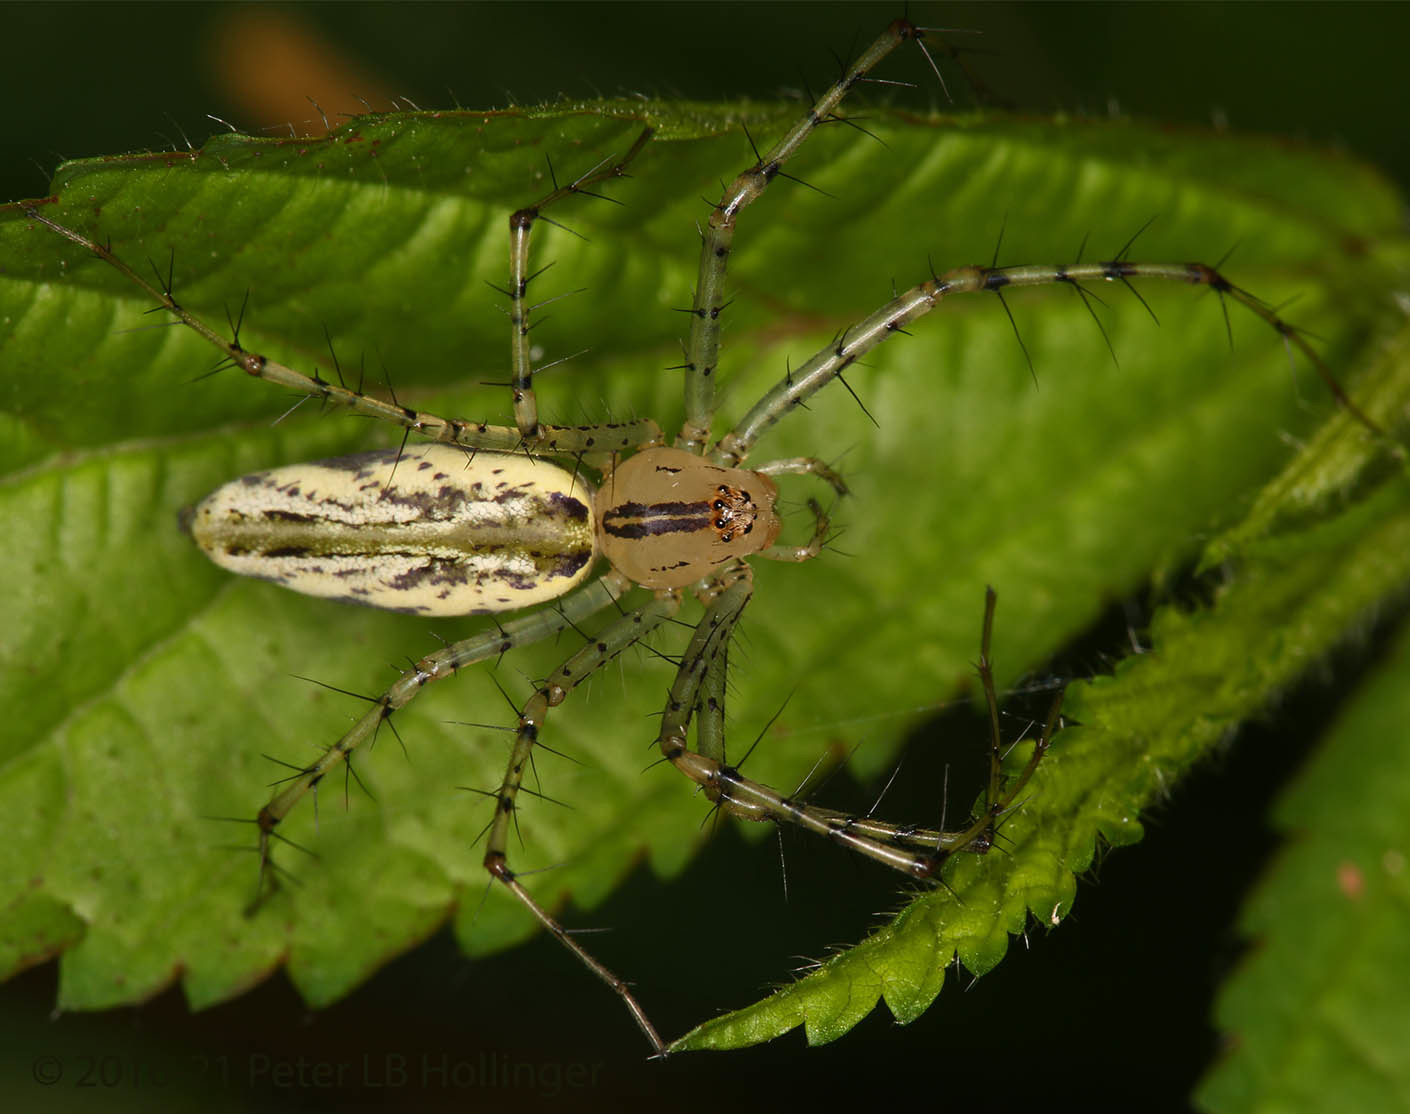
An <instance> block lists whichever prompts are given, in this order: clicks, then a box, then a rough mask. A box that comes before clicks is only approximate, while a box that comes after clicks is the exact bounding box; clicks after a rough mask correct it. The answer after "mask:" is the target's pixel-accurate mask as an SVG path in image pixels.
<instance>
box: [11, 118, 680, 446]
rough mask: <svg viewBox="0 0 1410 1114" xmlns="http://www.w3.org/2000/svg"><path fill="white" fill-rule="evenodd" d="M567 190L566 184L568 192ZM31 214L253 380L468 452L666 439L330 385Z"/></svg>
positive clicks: (652, 432) (640, 427) (95, 245)
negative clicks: (435, 407) (526, 421)
mask: <svg viewBox="0 0 1410 1114" xmlns="http://www.w3.org/2000/svg"><path fill="white" fill-rule="evenodd" d="M643 141H644V139H643V140H638V147H639V146H640V144H641V142H643ZM636 150H637V147H633V148H632V152H631V153H632V154H635V152H636ZM622 165H623V164H622V163H618V164H616V166H614V167H613V168H611V169H610V170H605V171H601V172H600V176H601V177H607V176H609V175H610V174H612V173H613V172H616V171H619V170H620V167H621V166H622ZM594 180H595V179H594ZM568 188H569V187H565V190H566V189H568ZM556 192H562V191H556ZM550 199H555V195H550V197H549V198H548V199H546V200H550ZM541 204H542V203H541ZM25 213H26V215H27V216H29V217H30V219H32V220H36V221H38V222H39V223H40V224H43V225H45V226H47V227H48V228H51V229H53V230H54V231H55V232H57V233H59V235H61V236H63V237H65V238H67V239H69V240H72V241H73V242H74V243H76V244H78V245H79V246H80V247H83V248H86V249H87V250H89V251H91V252H92V253H93V254H94V255H96V256H97V257H98V258H99V259H101V260H103V261H104V262H105V263H107V264H109V265H110V266H112V267H113V268H115V269H116V270H118V271H119V272H121V273H122V274H123V275H125V276H126V277H127V278H128V279H129V280H130V281H131V282H133V283H134V284H136V285H137V286H138V287H140V288H141V289H142V290H145V291H146V292H147V293H148V294H150V295H151V296H152V298H153V299H154V300H155V301H156V302H157V304H158V305H159V306H161V307H162V308H163V309H165V310H166V311H167V312H169V313H170V314H171V315H172V316H173V317H175V318H176V319H177V320H178V321H180V322H181V323H182V324H183V325H185V326H186V327H187V328H189V329H191V330H192V331H193V332H195V333H196V334H198V335H199V336H201V337H202V338H203V339H205V340H206V341H208V342H209V343H211V344H213V345H215V347H217V348H219V349H220V350H221V351H222V352H224V353H225V356H226V358H227V359H228V360H229V361H230V363H231V365H232V366H234V367H237V368H239V369H240V370H241V371H243V372H245V374H247V375H249V376H251V377H252V378H255V379H264V380H266V381H268V382H270V383H273V384H275V385H277V386H280V387H287V388H289V389H290V390H293V391H296V392H298V393H299V394H302V395H304V396H306V397H308V398H315V399H318V400H319V401H320V402H321V403H323V404H324V405H326V406H334V407H342V408H345V409H348V410H351V411H352V412H353V413H355V414H359V415H363V416H366V417H372V418H381V419H383V420H384V421H388V422H392V423H394V424H395V425H399V426H401V427H402V428H403V429H406V430H408V431H411V432H414V433H418V434H421V435H422V436H423V437H426V438H428V439H430V440H432V441H445V442H449V443H451V444H455V445H461V446H463V447H465V448H467V449H485V450H489V451H493V452H504V453H513V452H517V451H520V450H522V449H524V448H525V447H529V448H531V449H532V450H533V451H534V452H536V453H555V452H557V453H611V452H620V451H622V450H625V449H633V448H637V447H638V446H641V445H652V444H657V443H659V442H660V441H661V427H660V426H658V425H657V424H656V423H655V422H654V421H652V420H651V419H649V418H639V419H636V420H634V421H627V422H604V423H602V424H600V425H583V426H551V425H542V424H539V425H536V426H535V427H534V432H533V433H532V434H531V435H529V434H525V433H522V432H521V431H520V429H519V428H516V427H512V426H496V425H489V424H487V423H484V422H469V421H464V420H462V419H460V418H442V417H439V416H438V415H436V414H430V413H425V412H421V411H416V410H413V409H411V408H410V407H407V406H402V405H401V404H400V403H397V402H395V401H392V402H387V401H384V400H383V399H380V398H374V397H373V396H371V395H366V394H363V393H362V392H361V391H359V390H354V389H352V388H350V387H347V386H345V385H344V384H342V383H330V382H328V381H327V380H325V379H323V378H322V377H321V376H319V375H318V374H317V373H315V374H313V375H305V374H304V373H303V372H300V371H295V370H294V369H293V368H289V367H285V366H284V365H283V364H280V363H278V362H276V361H274V360H271V359H269V358H268V357H267V356H263V355H260V354H259V353H258V352H250V351H247V350H246V349H244V348H242V347H241V346H240V338H239V335H238V333H237V335H236V336H234V337H232V338H230V339H228V340H227V339H226V338H225V337H224V336H223V335H221V334H220V333H218V332H216V331H215V330H214V329H212V328H211V327H210V326H209V325H207V324H206V323H205V322H204V321H202V320H201V319H200V318H198V317H196V316H195V315H194V314H192V313H191V312H190V311H189V310H187V309H186V308H185V307H184V306H182V305H181V304H180V303H179V302H177V300H176V299H175V297H174V296H173V294H172V291H171V289H170V283H169V282H163V285H162V286H160V287H159V286H157V285H155V284H153V283H152V282H150V281H149V280H148V279H146V278H145V277H143V276H142V275H141V274H139V273H138V272H136V271H134V270H133V269H132V268H131V267H129V266H128V265H127V264H126V263H124V262H123V261H122V260H121V259H119V258H118V257H117V256H116V255H114V254H113V252H112V251H111V250H110V249H109V248H108V247H107V245H105V244H100V243H99V242H98V241H96V240H94V239H91V238H90V237H88V236H85V235H84V234H83V233H81V232H78V231H75V230H74V229H72V228H67V227H65V226H64V225H62V224H59V223H57V222H56V221H52V220H50V219H49V218H48V217H46V216H45V215H44V214H43V213H41V212H40V211H39V210H38V209H36V208H34V207H30V208H27V209H26V210H25Z"/></svg>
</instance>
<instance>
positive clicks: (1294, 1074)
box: [1197, 628, 1410, 1111]
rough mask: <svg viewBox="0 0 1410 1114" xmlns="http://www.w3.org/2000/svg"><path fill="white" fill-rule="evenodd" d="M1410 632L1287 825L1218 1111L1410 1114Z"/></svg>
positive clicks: (1315, 769)
mask: <svg viewBox="0 0 1410 1114" xmlns="http://www.w3.org/2000/svg"><path fill="white" fill-rule="evenodd" d="M1407 675H1410V628H1405V629H1402V630H1401V632H1400V634H1399V636H1398V638H1397V641H1396V644H1395V646H1394V647H1393V648H1392V649H1391V650H1390V652H1389V653H1387V654H1386V656H1385V659H1384V661H1383V662H1382V664H1381V666H1380V667H1379V668H1378V669H1377V671H1376V673H1375V675H1374V676H1373V677H1372V678H1371V679H1370V680H1369V681H1368V682H1367V683H1366V684H1365V685H1364V686H1363V687H1362V689H1361V691H1360V692H1359V693H1358V694H1357V696H1356V698H1355V700H1354V701H1353V702H1352V703H1351V704H1350V706H1349V707H1348V708H1347V709H1346V711H1345V713H1344V714H1343V716H1342V717H1341V719H1340V721H1339V722H1338V723H1337V724H1336V725H1335V726H1334V727H1333V729H1332V730H1331V732H1330V733H1329V734H1328V737H1327V738H1326V740H1325V741H1324V743H1323V746H1322V749H1321V751H1320V752H1319V754H1318V755H1317V757H1316V759H1315V760H1314V761H1313V762H1312V763H1310V764H1309V765H1308V766H1307V768H1306V769H1304V770H1303V771H1302V773H1301V774H1300V775H1299V777H1298V779H1297V782H1296V784H1294V785H1293V786H1292V787H1291V788H1290V789H1289V790H1288V791H1287V792H1286V793H1285V794H1284V795H1283V797H1282V799H1281V801H1280V802H1279V804H1278V806H1277V809H1276V811H1275V813H1274V818H1275V820H1276V823H1277V826H1278V827H1279V829H1280V830H1282V831H1283V832H1284V833H1285V835H1286V837H1287V842H1288V846H1287V847H1286V849H1285V851H1284V853H1283V854H1282V855H1281V856H1280V858H1279V860H1278V861H1277V863H1276V864H1275V865H1274V867H1273V868H1272V869H1271V870H1270V872H1269V876H1268V878H1267V880H1266V882H1265V884H1264V885H1263V886H1262V887H1261V888H1260V889H1259V890H1258V891H1257V892H1256V893H1255V894H1254V896H1253V898H1252V900H1251V901H1250V902H1249V904H1248V907H1247V908H1246V910H1245V912H1244V916H1243V918H1242V927H1243V929H1244V931H1245V932H1247V933H1248V934H1249V935H1250V936H1251V937H1253V938H1254V940H1255V941H1256V944H1257V950H1256V951H1254V952H1253V953H1252V954H1251V955H1250V956H1249V957H1248V958H1247V960H1246V962H1245V964H1244V966H1243V968H1242V969H1241V970H1240V971H1238V972H1237V973H1236V975H1235V976H1234V978H1233V979H1232V980H1231V981H1230V982H1229V983H1228V985H1227V986H1226V987H1225V988H1224V990H1223V993H1222V994H1221V998H1220V1002H1219V1005H1218V1010H1217V1020H1218V1022H1219V1025H1220V1027H1221V1028H1222V1029H1223V1030H1225V1031H1226V1033H1227V1037H1228V1054H1227V1056H1226V1057H1225V1059H1224V1060H1223V1061H1222V1062H1221V1063H1220V1064H1219V1065H1218V1066H1217V1067H1216V1068H1215V1070H1214V1071H1213V1072H1212V1073H1211V1074H1210V1075H1209V1076H1208V1077H1207V1078H1206V1079H1205V1080H1204V1082H1203V1084H1202V1086H1201V1088H1200V1091H1199V1092H1198V1094H1197V1100H1198V1102H1199V1105H1200V1106H1201V1108H1203V1109H1206V1110H1211V1111H1274V1110H1307V1111H1314V1110H1334V1109H1335V1110H1340V1109H1345V1108H1346V1106H1347V1104H1348V1103H1350V1104H1352V1105H1354V1106H1355V1107H1356V1108H1357V1109H1361V1110H1381V1111H1392V1110H1407V1109H1410V1013H1407V1010H1406V996H1405V977H1404V972H1405V971H1407V970H1410V937H1408V936H1407V934H1406V932H1405V925H1406V923H1407V917H1410V870H1408V869H1407V864H1406V854H1407V850H1410V737H1407V734H1406V732H1405V730H1404V724H1405V722H1406V717H1407V716H1410V689H1408V688H1407V686H1406V683H1405V678H1406V676H1407Z"/></svg>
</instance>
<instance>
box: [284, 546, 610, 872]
mask: <svg viewBox="0 0 1410 1114" xmlns="http://www.w3.org/2000/svg"><path fill="white" fill-rule="evenodd" d="M631 587H632V585H631V583H630V582H629V581H627V580H626V579H625V578H624V577H620V576H618V575H617V574H615V573H608V574H606V575H605V576H603V577H601V578H599V579H598V580H595V581H594V582H593V583H591V584H589V585H587V586H586V587H584V588H581V589H579V590H578V591H577V592H574V593H573V594H572V595H569V596H567V597H565V598H564V599H563V601H562V602H561V603H560V604H559V605H558V606H556V607H552V608H548V609H545V610H542V611H535V612H532V613H530V614H528V615H525V616H522V617H521V618H518V619H512V620H510V621H509V622H507V623H504V624H502V625H499V626H496V627H495V628H494V629H492V630H487V631H481V632H480V633H479V634H476V635H474V636H473V637H471V638H466V639H464V640H462V641H460V642H453V643H451V644H450V645H449V646H446V647H444V648H442V649H440V650H437V651H436V652H435V653H432V654H427V655H426V656H425V657H424V658H422V659H421V660H420V661H418V662H416V663H415V665H413V666H412V668H410V669H408V670H406V671H405V672H404V673H402V675H401V676H400V677H398V678H397V679H396V681H395V682H393V684H392V685H391V687H390V688H388V689H387V690H386V691H385V692H384V693H382V695H381V696H379V697H378V698H377V699H376V700H374V701H373V702H372V706H371V708H369V709H368V710H367V712H366V713H364V714H363V716H362V717H361V718H360V719H359V720H358V721H357V722H356V723H355V724H353V726H352V727H351V728H349V729H348V731H347V733H346V734H344V735H343V737H342V738H341V739H339V740H338V741H337V742H336V743H334V744H333V745H332V746H331V747H329V748H328V749H327V750H326V751H324V752H323V754H322V755H321V756H320V757H319V758H318V760H317V761H315V762H313V763H311V764H310V765H308V766H306V767H304V768H303V770H302V771H301V772H300V773H299V774H298V776H296V777H295V778H293V779H292V781H291V782H290V783H289V784H288V785H286V786H285V787H284V788H283V789H282V790H280V792H279V793H278V794H277V795H276V796H275V797H274V798H273V799H272V800H271V801H270V802H269V803H268V804H267V805H265V806H264V807H263V808H262V809H260V811H259V817H258V820H257V823H258V825H259V858H260V879H259V891H258V894H257V900H258V899H259V898H260V897H262V896H263V895H264V892H265V886H266V883H267V882H268V880H269V870H268V868H269V866H270V865H271V864H270V854H271V847H270V841H271V838H272V836H273V834H274V829H275V828H276V827H277V826H278V824H279V823H280V821H282V820H283V819H284V817H286V816H287V815H289V813H290V811H291V810H292V809H293V808H294V806H295V805H296V804H298V802H299V801H300V800H301V799H302V798H303V796H304V795H305V794H306V793H307V792H308V791H309V790H310V789H314V788H316V787H317V785H318V783H319V782H320V781H322V780H323V778H325V777H326V776H327V775H328V772H329V771H330V770H332V769H333V768H335V767H336V766H338V765H339V764H340V763H343V762H347V761H348V760H349V759H350V758H351V756H352V753H353V751H355V750H357V749H358V747H360V746H362V745H363V744H364V743H367V742H369V741H370V740H371V739H372V738H373V737H374V736H375V735H376V734H377V730H378V728H379V727H380V726H381V725H382V722H383V721H384V720H388V719H390V718H391V717H392V715H393V713H395V712H396V711H398V710H399V709H401V708H403V707H405V706H406V705H407V704H409V703H410V702H411V701H412V699H413V698H414V697H415V696H416V694H417V693H419V692H420V691H421V690H422V689H423V688H424V687H425V686H426V685H428V684H430V683H431V682H432V681H439V680H443V679H444V678H446V677H450V676H453V675H454V674H456V673H457V672H459V671H460V670H461V669H464V668H465V667H466V666H467V665H472V664H474V663H475V662H479V661H485V660H486V659H489V658H495V657H498V656H499V655H501V654H504V653H506V652H507V651H509V650H512V649H514V648H515V647H517V646H528V645H531V644H532V643H535V642H541V641H543V640H544V639H546V638H551V637H553V636H554V635H557V634H561V633H562V632H563V631H565V630H569V629H573V628H575V627H576V626H577V625H578V624H579V623H582V622H583V621H585V620H587V619H589V618H591V617H592V616H593V615H595V614H597V613H598V612H600V611H602V610H603V609H604V608H607V607H610V606H611V605H612V604H614V603H616V601H617V600H618V599H620V598H621V597H622V596H623V595H624V594H625V593H626V592H628V591H630V589H631Z"/></svg>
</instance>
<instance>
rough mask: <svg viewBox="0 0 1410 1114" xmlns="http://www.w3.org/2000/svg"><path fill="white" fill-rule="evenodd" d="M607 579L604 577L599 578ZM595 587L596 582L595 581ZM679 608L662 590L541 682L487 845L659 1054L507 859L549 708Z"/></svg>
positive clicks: (497, 871)
mask: <svg viewBox="0 0 1410 1114" xmlns="http://www.w3.org/2000/svg"><path fill="white" fill-rule="evenodd" d="M617 575H618V574H616V573H608V574H607V575H606V576H604V577H603V580H607V579H616V578H617ZM598 583H599V584H600V583H602V581H598ZM594 587H595V585H594ZM679 609H680V594H679V592H675V591H662V592H657V593H656V595H655V596H654V597H653V598H652V599H651V600H650V601H649V602H648V603H646V604H645V605H643V606H642V607H639V608H637V609H636V610H635V611H630V612H628V613H626V614H625V615H623V616H621V617H620V618H618V619H616V620H615V621H614V622H612V623H611V624H610V625H609V626H608V627H607V629H606V630H604V631H603V632H602V633H600V634H599V635H597V637H596V638H594V639H592V640H590V641H589V642H588V644H587V645H586V646H584V647H583V648H582V649H581V650H579V651H578V652H577V653H575V654H573V655H572V656H571V657H570V658H568V660H567V661H565V662H564V663H563V664H562V665H561V666H559V667H558V669H556V670H555V671H554V672H553V673H552V674H551V675H550V676H549V678H548V679H547V680H546V681H544V682H543V684H542V685H540V686H539V688H538V689H537V691H535V692H534V694H533V696H531V697H530V698H529V699H528V701H527V702H526V703H525V704H524V707H523V710H522V711H521V712H520V713H519V727H518V730H517V731H516V733H515V736H514V747H513V749H512V750H511V751H510V755H509V765H508V767H507V768H506V769H505V772H504V780H503V781H501V782H500V785H499V789H498V790H497V791H496V793H495V800H496V805H495V815H494V820H493V821H492V822H491V824H490V832H489V840H488V842H487V844H486V846H485V858H484V865H485V869H486V870H488V871H489V872H490V874H491V876H493V877H494V878H496V879H498V880H499V881H500V882H502V883H504V885H505V886H506V887H507V888H508V889H509V891H510V892H511V893H512V894H513V895H514V896H515V897H516V898H518V899H519V900H520V901H521V902H522V903H523V904H524V906H525V907H526V908H527V909H528V910H529V912H531V913H532V914H533V915H534V917H535V918H536V919H537V920H538V922H539V923H540V924H541V925H543V926H544V928H546V929H548V931H549V932H551V933H552V934H553V935H554V936H555V937H556V938H557V940H558V941H559V943H561V944H562V945H563V946H564V947H566V948H568V950H569V951H571V952H572V953H573V954H574V955H576V956H577V957H578V958H579V959H580V960H582V962H583V963H584V964H586V965H587V967H588V969H589V970H591V971H592V973H593V974H595V975H596V976H597V977H598V978H600V979H601V980H602V981H603V982H605V983H606V984H607V985H608V986H609V987H611V989H612V991H613V992H614V993H615V994H616V995H617V996H618V997H619V998H620V999H621V1000H622V1003H623V1004H624V1005H625V1006H626V1007H627V1010H628V1012H629V1013H630V1014H631V1015H632V1018H633V1019H634V1020H635V1021H636V1023H637V1025H638V1026H639V1027H640V1029H641V1031H642V1032H643V1033H645V1034H646V1039H647V1040H649V1041H650V1042H651V1044H652V1047H653V1048H654V1049H655V1051H656V1054H657V1055H664V1054H665V1052H666V1045H665V1042H664V1041H662V1040H661V1037H660V1036H659V1035H658V1034H657V1032H656V1030H655V1028H654V1027H653V1026H652V1024H651V1022H650V1020H648V1018H647V1016H646V1012H645V1011H644V1010H643V1009H642V1008H641V1005H640V1004H639V1003H638V1002H637V1000H636V999H635V998H634V997H633V996H632V993H631V990H630V989H629V988H628V987H627V984H626V983H625V982H623V981H622V980H621V979H619V978H618V977H617V976H616V975H614V974H613V973H612V972H611V971H610V970H608V968H606V967H605V966H603V965H602V964H601V963H599V962H598V961H597V960H596V959H594V958H593V957H592V956H591V955H590V954H589V953H588V951H587V949H585V948H584V947H583V946H582V945H581V944H579V943H578V942H577V941H576V940H574V939H573V937H572V936H571V935H570V934H569V933H568V931H567V929H565V928H564V927H563V926H562V925H561V924H559V923H558V922H557V921H556V920H555V919H554V918H553V917H552V916H551V915H550V914H549V913H548V912H547V910H545V909H544V908H543V907H542V906H540V905H539V904H538V902H536V901H535V900H534V899H533V897H532V896H530V894H529V893H528V891H527V890H525V889H524V887H523V885H522V884H521V883H520V882H519V880H518V879H517V878H516V876H515V874H514V872H513V871H512V870H510V869H509V861H508V858H507V855H508V848H509V831H510V826H511V824H512V822H513V819H514V810H515V807H516V800H517V797H518V794H519V789H520V787H521V786H522V784H523V779H524V771H525V770H526V769H527V768H528V766H529V758H530V755H531V754H532V752H533V749H534V743H535V742H536V741H537V740H538V737H539V733H540V732H541V731H542V729H543V725H544V721H545V719H546V718H547V716H548V710H549V709H550V708H553V707H556V706H557V705H559V704H561V703H563V701H564V700H566V699H567V697H568V693H569V692H571V691H572V690H573V689H574V688H576V687H577V686H578V685H580V684H581V683H582V682H583V681H584V680H586V679H587V678H588V677H589V676H590V675H591V674H592V673H593V672H595V671H596V670H598V669H600V668H602V666H604V665H605V664H607V662H609V661H611V660H612V659H613V658H615V657H616V656H617V655H618V654H620V653H621V652H622V651H623V650H625V649H627V648H628V647H629V646H632V645H635V644H636V643H637V642H638V641H640V640H641V639H642V638H644V637H645V636H646V635H647V634H649V633H650V632H651V631H652V630H654V629H655V628H656V627H658V626H659V625H660V624H662V623H664V622H665V621H667V620H668V619H670V618H672V617H673V616H674V615H675V614H676V612H677V611H678V610H679Z"/></svg>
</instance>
